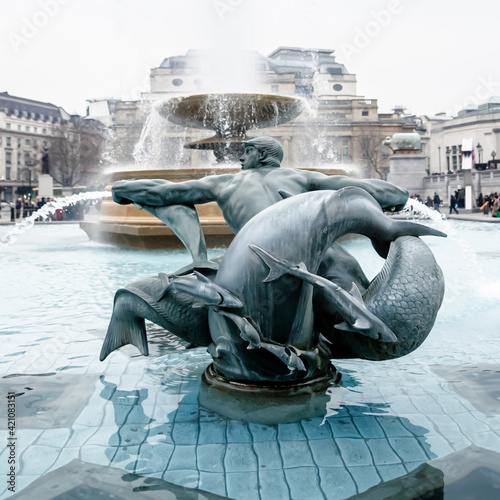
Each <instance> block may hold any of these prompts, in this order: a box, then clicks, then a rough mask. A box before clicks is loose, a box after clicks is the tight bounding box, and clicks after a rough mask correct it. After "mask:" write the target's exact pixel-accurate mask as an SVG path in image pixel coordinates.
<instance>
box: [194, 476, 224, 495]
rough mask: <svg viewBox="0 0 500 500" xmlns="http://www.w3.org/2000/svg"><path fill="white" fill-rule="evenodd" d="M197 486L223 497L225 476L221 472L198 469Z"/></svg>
mask: <svg viewBox="0 0 500 500" xmlns="http://www.w3.org/2000/svg"><path fill="white" fill-rule="evenodd" d="M199 488H200V489H201V490H204V491H209V492H211V493H215V494H216V495H220V496H223V497H225V496H227V492H226V477H225V475H224V474H223V473H217V472H204V471H200V486H199Z"/></svg>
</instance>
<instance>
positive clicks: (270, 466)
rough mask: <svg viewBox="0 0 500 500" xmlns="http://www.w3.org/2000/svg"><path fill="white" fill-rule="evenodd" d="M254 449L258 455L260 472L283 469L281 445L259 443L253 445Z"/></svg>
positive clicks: (268, 442) (271, 442) (266, 442)
mask: <svg viewBox="0 0 500 500" xmlns="http://www.w3.org/2000/svg"><path fill="white" fill-rule="evenodd" d="M253 449H254V451H255V454H256V455H257V461H258V465H259V470H282V469H283V459H282V458H281V454H280V449H279V445H278V443H277V442H276V441H259V442H257V443H253Z"/></svg>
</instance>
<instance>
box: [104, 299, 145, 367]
mask: <svg viewBox="0 0 500 500" xmlns="http://www.w3.org/2000/svg"><path fill="white" fill-rule="evenodd" d="M124 291H126V290H124ZM119 292H120V290H118V291H117V296H116V299H115V309H114V310H113V315H112V316H111V321H110V323H109V326H108V331H107V333H106V338H105V339H104V343H103V345H102V349H101V353H100V355H99V360H100V361H104V360H105V359H106V358H107V357H108V355H109V354H110V353H112V352H113V351H115V350H116V349H118V348H120V347H122V346H124V345H127V344H133V345H135V346H136V347H137V348H138V349H139V351H140V353H141V354H143V355H144V356H148V355H149V348H148V339H147V335H146V326H145V323H144V318H141V317H138V316H135V315H134V314H132V313H130V312H128V314H127V313H124V312H123V311H121V310H120V309H119V308H118V309H117V308H116V302H117V300H120V294H119Z"/></svg>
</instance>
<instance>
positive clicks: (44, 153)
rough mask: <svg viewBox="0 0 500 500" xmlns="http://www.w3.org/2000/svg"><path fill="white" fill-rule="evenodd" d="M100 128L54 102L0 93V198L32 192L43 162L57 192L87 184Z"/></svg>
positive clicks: (95, 168) (94, 169)
mask: <svg viewBox="0 0 500 500" xmlns="http://www.w3.org/2000/svg"><path fill="white" fill-rule="evenodd" d="M103 129H104V127H103V125H102V124H101V123H100V122H98V121H97V120H85V119H83V118H82V117H80V116H77V115H69V114H68V113H66V111H64V109H62V108H61V107H59V106H56V105H54V104H51V103H45V102H40V101H34V100H32V99H26V98H23V97H17V96H13V95H10V94H9V93H7V92H2V93H0V200H1V201H15V200H17V199H18V198H20V197H24V198H26V197H34V196H36V193H37V187H38V176H39V175H40V174H41V173H42V168H43V164H44V163H45V168H48V169H49V171H50V172H49V173H50V175H51V176H52V177H53V179H54V185H55V186H56V188H58V189H59V191H60V190H63V189H64V188H67V189H66V191H67V192H72V191H73V189H74V187H75V186H77V185H78V184H84V185H88V184H89V183H91V182H93V181H94V180H95V179H96V178H97V177H98V176H99V175H100V170H101V168H100V154H101V143H102V139H103V135H104V130H103ZM42 159H43V160H42Z"/></svg>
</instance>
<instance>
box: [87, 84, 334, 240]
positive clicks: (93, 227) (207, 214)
mask: <svg viewBox="0 0 500 500" xmlns="http://www.w3.org/2000/svg"><path fill="white" fill-rule="evenodd" d="M156 106H157V111H158V113H159V114H160V116H162V117H163V118H164V119H166V120H168V122H170V123H173V124H176V125H180V126H182V127H193V128H199V129H208V130H213V131H215V132H216V135H215V136H214V137H209V138H207V139H202V140H200V141H195V142H189V143H187V144H185V145H184V147H185V148H186V149H197V150H211V151H213V152H214V155H215V158H216V160H217V163H216V164H215V165H211V164H209V165H207V166H204V167H195V168H186V167H179V168H168V169H163V170H160V171H159V170H140V171H138V170H127V171H115V172H112V173H110V174H109V182H110V183H111V184H112V183H113V182H116V181H118V180H120V179H134V178H142V179H147V178H149V179H156V178H163V179H168V180H170V181H172V182H182V181H185V180H188V179H201V178H203V177H205V176H206V175H213V174H226V173H230V174H232V173H236V172H238V171H239V167H236V166H235V165H234V161H235V160H237V158H238V157H239V156H240V155H241V152H242V151H241V142H242V141H244V140H245V139H246V138H247V136H246V132H247V131H248V130H251V129H256V128H262V127H277V126H279V125H282V124H284V123H287V122H288V121H290V120H292V119H293V118H295V117H296V116H298V115H299V114H300V113H301V112H302V110H303V101H302V100H301V99H298V98H295V97H288V96H281V95H267V94H234V93H233V94H231V93H225V94H202V95H192V96H185V97H176V98H172V99H169V100H167V101H164V102H160V103H157V105H156ZM316 170H320V171H322V172H324V173H326V174H327V175H334V174H339V173H344V172H343V171H342V170H341V169H337V168H328V169H324V168H323V169H316ZM197 211H198V214H199V219H200V222H201V225H202V228H203V232H204V237H205V240H206V242H207V244H208V246H210V247H213V246H226V245H228V244H229V243H230V242H231V240H232V239H233V237H234V234H233V231H231V229H230V228H229V227H228V226H227V224H226V222H225V221H224V218H223V216H222V213H221V211H220V210H219V207H218V206H217V204H215V203H207V204H204V205H200V206H197ZM81 227H82V229H83V230H84V231H85V232H86V233H87V234H88V235H89V237H90V238H91V239H92V240H95V241H102V242H109V243H115V244H120V245H126V246H133V247H137V248H150V249H153V248H183V244H182V242H181V241H180V240H179V239H178V238H177V237H176V236H175V233H174V232H173V231H172V230H171V229H170V228H168V227H166V226H165V225H164V224H162V223H161V222H160V221H159V220H158V219H156V218H155V217H152V216H150V215H149V214H147V213H144V211H139V210H138V209H137V208H136V207H135V206H134V205H128V206H119V205H117V204H115V203H113V202H111V201H106V200H105V201H104V202H103V204H102V209H101V216H100V219H99V221H98V222H90V221H85V222H82V223H81Z"/></svg>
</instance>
